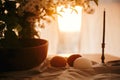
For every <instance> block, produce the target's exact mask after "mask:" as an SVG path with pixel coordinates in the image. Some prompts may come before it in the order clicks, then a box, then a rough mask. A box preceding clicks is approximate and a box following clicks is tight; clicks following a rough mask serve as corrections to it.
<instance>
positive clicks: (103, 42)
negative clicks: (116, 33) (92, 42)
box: [101, 10, 106, 63]
mask: <svg viewBox="0 0 120 80" xmlns="http://www.w3.org/2000/svg"><path fill="white" fill-rule="evenodd" d="M105 15H106V12H105V10H104V12H103V40H102V56H101V59H102V63H104V60H105V56H104V48H105Z"/></svg>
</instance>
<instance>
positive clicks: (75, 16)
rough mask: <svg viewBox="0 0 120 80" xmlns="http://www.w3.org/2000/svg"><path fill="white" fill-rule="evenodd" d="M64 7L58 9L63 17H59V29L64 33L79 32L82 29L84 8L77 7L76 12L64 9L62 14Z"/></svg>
mask: <svg viewBox="0 0 120 80" xmlns="http://www.w3.org/2000/svg"><path fill="white" fill-rule="evenodd" d="M61 8H62V7H58V8H57V11H58V13H60V15H62V16H58V25H59V29H60V30H61V31H63V32H78V31H80V27H81V18H82V7H78V6H76V7H75V10H72V9H70V8H64V11H63V12H61Z"/></svg>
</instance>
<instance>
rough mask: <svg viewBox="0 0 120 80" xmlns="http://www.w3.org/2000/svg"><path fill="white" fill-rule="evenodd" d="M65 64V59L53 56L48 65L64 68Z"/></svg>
mask: <svg viewBox="0 0 120 80" xmlns="http://www.w3.org/2000/svg"><path fill="white" fill-rule="evenodd" d="M66 63H67V61H66V60H65V58H64V57H61V56H54V57H53V58H52V59H51V60H50V65H51V66H53V67H65V66H66Z"/></svg>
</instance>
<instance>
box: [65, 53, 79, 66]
mask: <svg viewBox="0 0 120 80" xmlns="http://www.w3.org/2000/svg"><path fill="white" fill-rule="evenodd" d="M79 57H81V55H80V54H72V55H70V56H69V57H68V58H67V63H68V65H69V66H71V67H73V62H74V60H75V59H76V58H79Z"/></svg>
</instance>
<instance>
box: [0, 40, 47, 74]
mask: <svg viewBox="0 0 120 80" xmlns="http://www.w3.org/2000/svg"><path fill="white" fill-rule="evenodd" d="M19 42H20V44H21V45H22V46H21V47H19V48H0V72H1V71H21V70H28V69H31V68H34V67H37V66H39V65H40V64H41V63H42V62H43V61H44V60H45V59H46V56H47V51H48V41H47V40H44V39H22V40H19Z"/></svg>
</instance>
